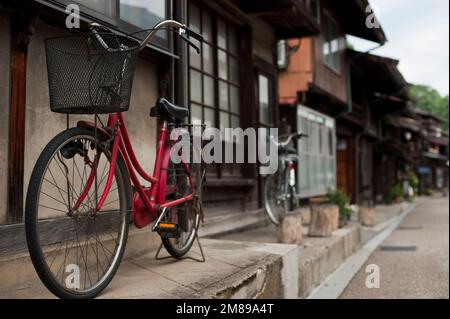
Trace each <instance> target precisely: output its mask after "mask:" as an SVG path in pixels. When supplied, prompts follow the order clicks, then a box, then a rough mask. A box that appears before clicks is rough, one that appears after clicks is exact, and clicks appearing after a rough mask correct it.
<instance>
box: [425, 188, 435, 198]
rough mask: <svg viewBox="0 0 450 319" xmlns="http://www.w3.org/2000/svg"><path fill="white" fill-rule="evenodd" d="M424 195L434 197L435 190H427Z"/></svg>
mask: <svg viewBox="0 0 450 319" xmlns="http://www.w3.org/2000/svg"><path fill="white" fill-rule="evenodd" d="M423 193H424V195H425V196H433V190H432V189H431V188H427V189H426V190H424V192H423Z"/></svg>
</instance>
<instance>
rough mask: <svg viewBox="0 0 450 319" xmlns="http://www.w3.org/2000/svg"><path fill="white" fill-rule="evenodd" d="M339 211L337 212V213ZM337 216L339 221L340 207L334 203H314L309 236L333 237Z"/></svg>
mask: <svg viewBox="0 0 450 319" xmlns="http://www.w3.org/2000/svg"><path fill="white" fill-rule="evenodd" d="M336 212H337V214H336ZM336 216H337V218H338V223H339V207H337V206H334V205H313V206H312V207H311V225H310V226H309V233H308V236H310V237H331V236H332V235H333V230H335V229H336Z"/></svg>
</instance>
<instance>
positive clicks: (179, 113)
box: [150, 98, 189, 121]
mask: <svg viewBox="0 0 450 319" xmlns="http://www.w3.org/2000/svg"><path fill="white" fill-rule="evenodd" d="M150 115H151V116H152V117H157V116H160V117H162V118H164V117H169V118H171V119H175V120H178V121H183V120H184V119H186V118H188V117H189V109H188V108H186V107H182V106H178V105H175V104H172V103H170V102H169V101H167V100H166V99H164V98H160V99H158V101H157V102H156V106H155V107H153V108H152V110H151V112H150Z"/></svg>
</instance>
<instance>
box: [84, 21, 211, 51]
mask: <svg viewBox="0 0 450 319" xmlns="http://www.w3.org/2000/svg"><path fill="white" fill-rule="evenodd" d="M89 28H90V30H91V31H92V33H93V34H94V35H95V37H96V39H97V40H98V41H99V43H100V44H101V45H102V46H103V47H104V48H105V49H106V50H108V51H110V52H115V51H119V50H120V49H112V48H110V47H109V46H108V44H107V43H106V42H105V41H104V40H103V38H102V36H101V35H100V34H99V32H98V29H103V30H107V31H108V32H112V31H111V30H110V29H109V28H107V27H105V26H102V25H100V24H98V23H91V24H90V25H89ZM163 28H174V29H176V30H177V33H178V35H179V36H180V37H181V38H182V39H183V40H184V41H186V42H187V43H188V44H189V45H190V46H193V47H194V48H195V49H196V50H197V52H199V53H200V49H199V48H198V47H197V46H196V45H195V44H194V43H193V42H192V41H190V40H189V37H192V38H194V39H195V40H198V41H200V42H203V40H204V38H203V36H202V35H201V34H199V33H197V32H195V31H194V30H192V29H190V28H189V27H187V26H186V25H184V24H182V23H180V22H178V21H175V20H164V21H161V22H160V23H158V24H157V25H156V26H155V27H154V28H153V29H152V31H151V32H150V33H149V34H148V35H147V36H146V37H145V39H144V40H143V41H142V42H141V43H140V45H139V51H141V50H143V49H144V48H145V47H146V46H147V44H148V43H149V42H150V41H151V40H152V39H153V37H154V36H155V35H156V33H157V32H158V31H160V30H161V29H163ZM185 35H187V36H185Z"/></svg>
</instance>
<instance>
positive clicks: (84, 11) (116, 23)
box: [37, 0, 174, 55]
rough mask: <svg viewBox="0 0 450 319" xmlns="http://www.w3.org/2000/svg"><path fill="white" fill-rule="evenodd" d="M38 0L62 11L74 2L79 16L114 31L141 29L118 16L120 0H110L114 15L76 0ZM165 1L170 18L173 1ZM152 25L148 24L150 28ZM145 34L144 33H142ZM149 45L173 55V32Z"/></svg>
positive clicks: (157, 38)
mask: <svg viewBox="0 0 450 319" xmlns="http://www.w3.org/2000/svg"><path fill="white" fill-rule="evenodd" d="M37 1H38V2H40V3H42V4H44V5H47V6H52V5H55V6H56V7H59V8H61V11H62V12H64V10H65V7H66V6H68V5H70V4H76V5H78V6H79V7H80V9H81V16H82V17H84V18H86V19H87V20H95V21H101V23H102V24H104V25H105V26H107V27H109V28H112V29H114V30H116V31H119V32H121V33H124V34H130V33H133V32H136V31H139V30H141V28H140V27H138V26H135V25H133V24H131V23H129V22H127V21H125V20H122V19H121V17H120V0H110V1H114V3H115V12H114V16H113V17H110V16H108V15H106V14H104V13H102V12H100V11H96V10H94V9H92V8H90V7H87V6H85V5H83V4H80V3H77V0H37ZM164 1H165V2H166V18H167V19H171V18H173V10H174V3H173V0H164ZM151 27H153V26H149V28H151ZM144 35H145V33H144ZM133 37H134V38H136V39H142V38H143V36H139V35H134V36H133ZM148 46H149V47H151V48H153V49H157V50H158V51H162V52H163V53H166V54H171V55H173V50H174V44H173V34H172V33H171V32H168V37H167V40H164V39H163V38H162V37H159V36H158V35H157V36H156V37H155V38H154V40H153V41H152V43H151V44H149V45H148Z"/></svg>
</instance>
